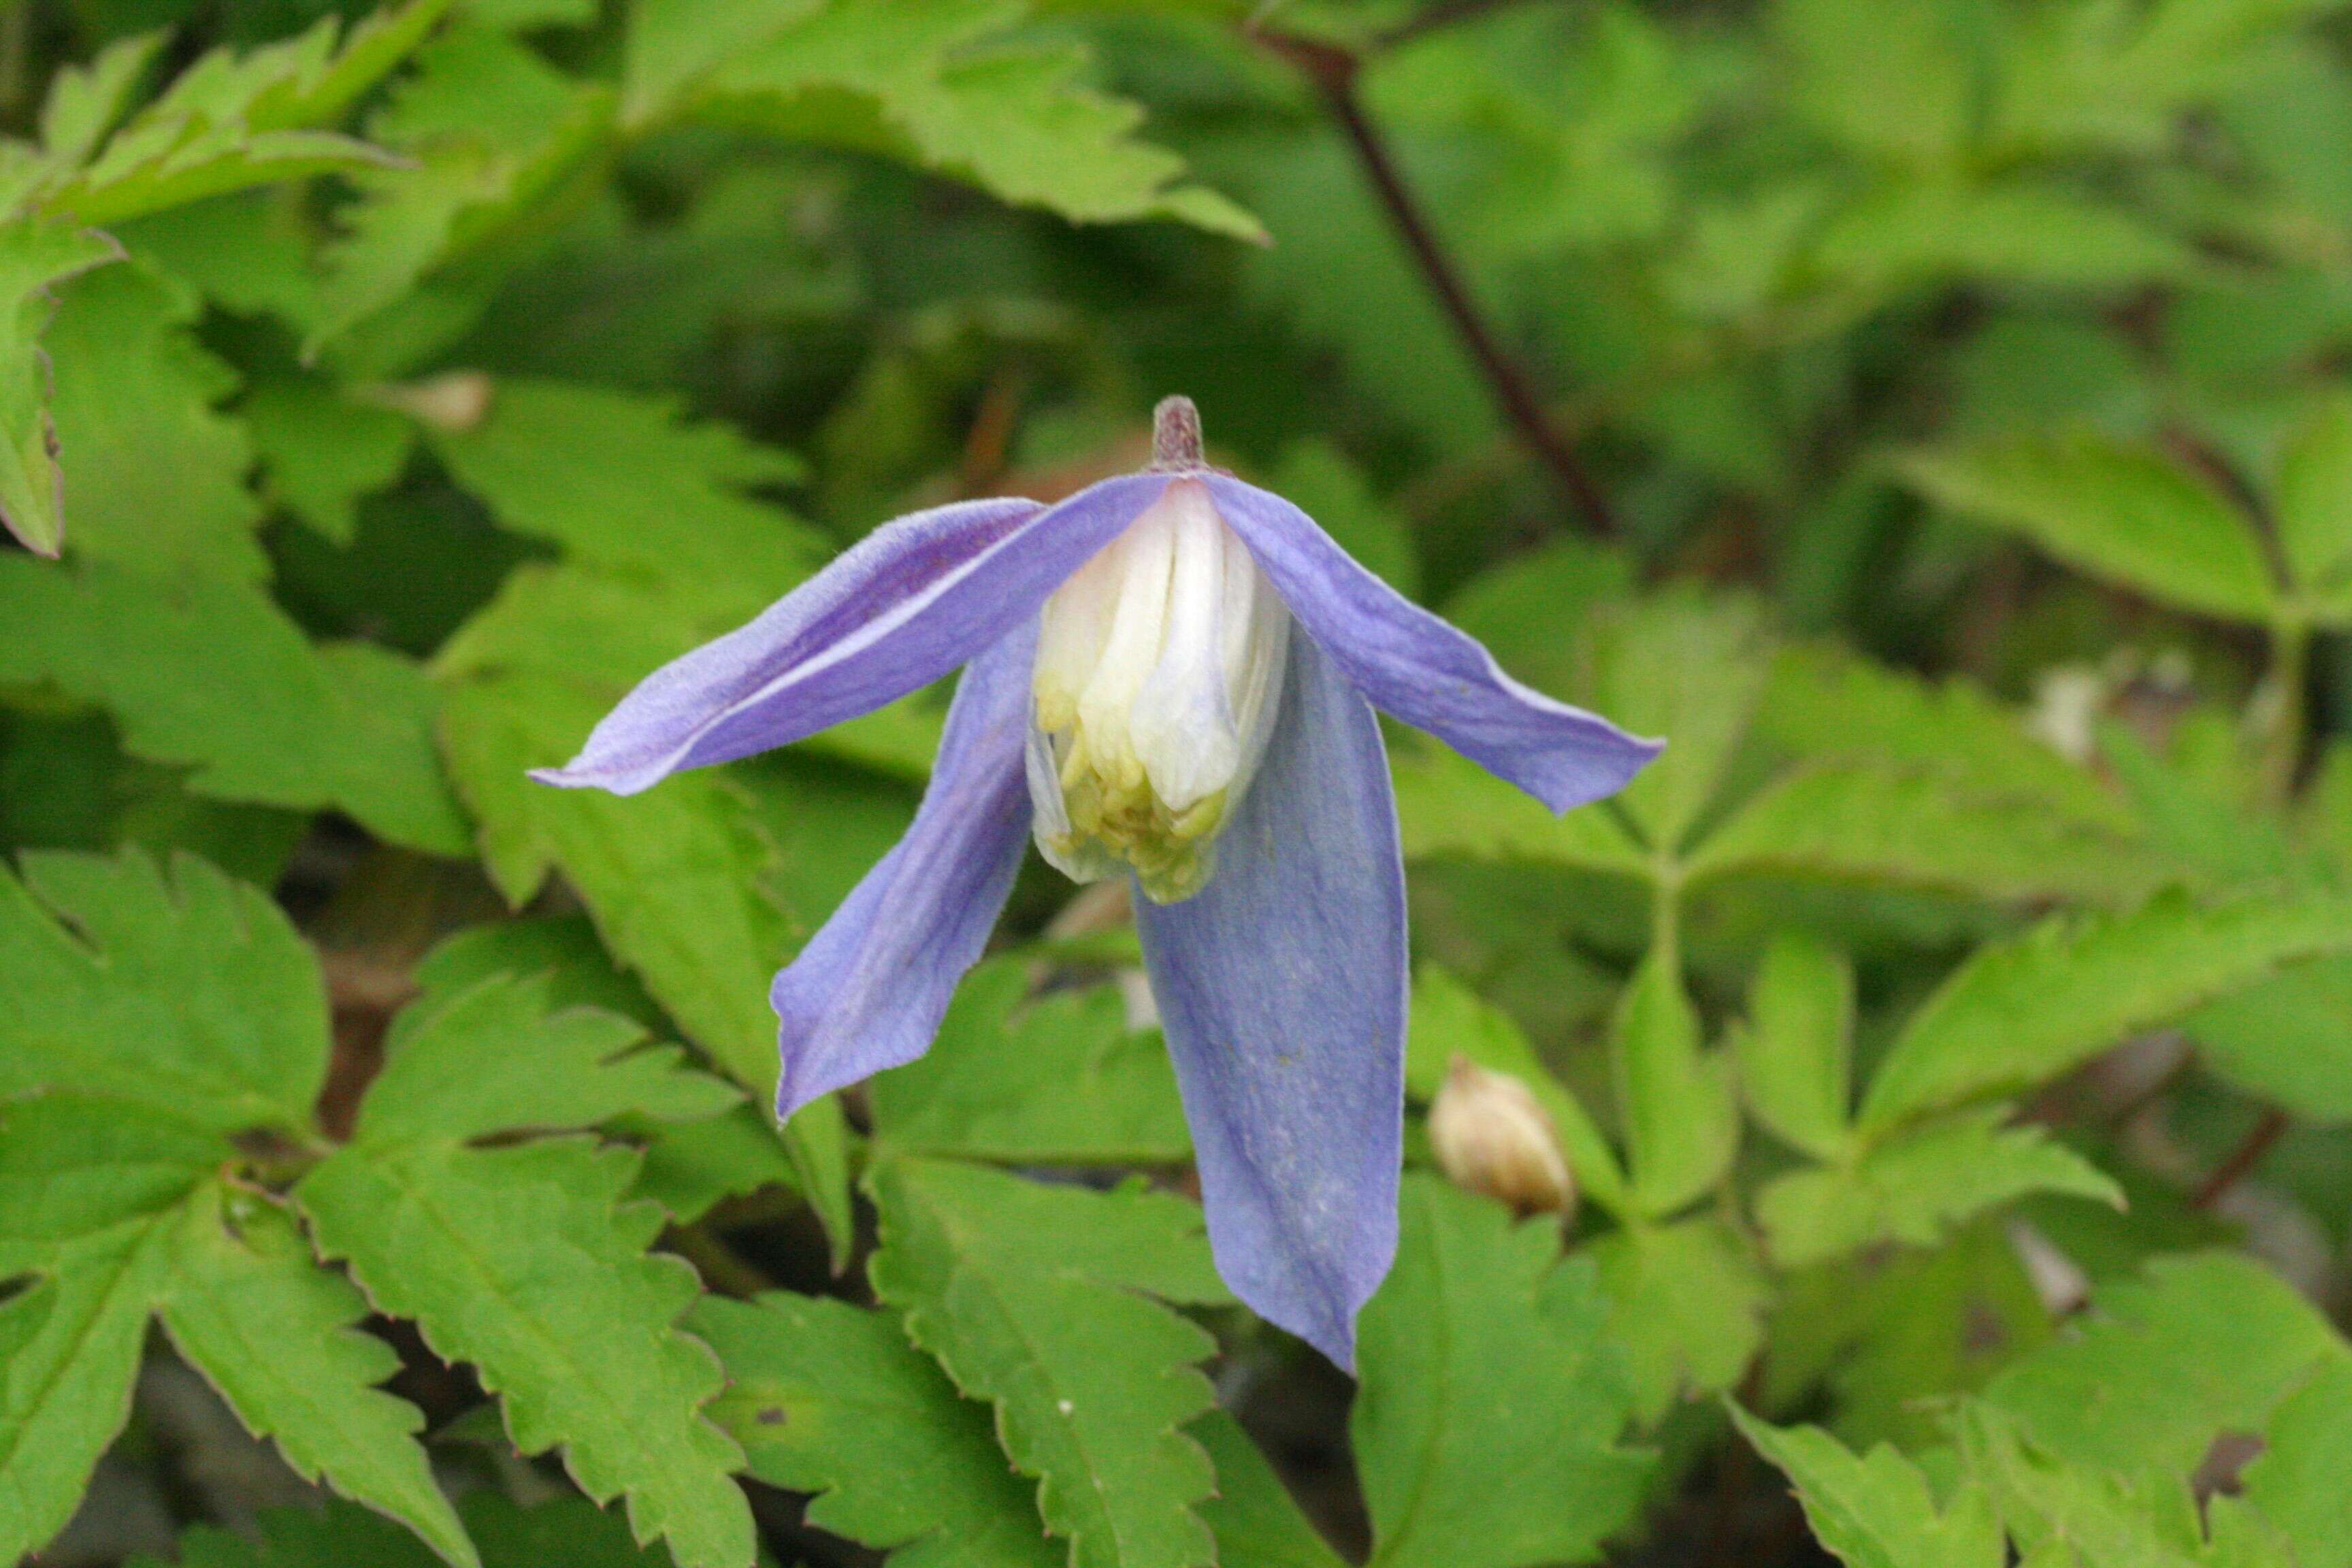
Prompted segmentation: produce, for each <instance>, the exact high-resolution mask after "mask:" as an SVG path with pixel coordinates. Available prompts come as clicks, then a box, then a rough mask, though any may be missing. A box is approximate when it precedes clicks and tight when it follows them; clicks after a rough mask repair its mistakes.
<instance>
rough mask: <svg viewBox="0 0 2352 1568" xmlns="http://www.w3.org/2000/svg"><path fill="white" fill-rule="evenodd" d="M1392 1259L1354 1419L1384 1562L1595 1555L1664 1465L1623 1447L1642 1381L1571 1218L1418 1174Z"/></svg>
mask: <svg viewBox="0 0 2352 1568" xmlns="http://www.w3.org/2000/svg"><path fill="white" fill-rule="evenodd" d="M1400 1210H1401V1219H1402V1239H1401V1241H1400V1243H1399V1246H1398V1249H1397V1261H1396V1267H1395V1268H1394V1269H1393V1271H1391V1274H1390V1275H1389V1278H1388V1279H1387V1280H1386V1281H1385V1282H1384V1283H1383V1284H1382V1285H1381V1289H1380V1290H1379V1292H1378V1293H1377V1294H1375V1295H1374V1296H1373V1297H1372V1299H1371V1300H1370V1302H1368V1303H1366V1305H1365V1307H1364V1310H1363V1315H1362V1317H1361V1319H1360V1322H1359V1325H1358V1332H1359V1335H1360V1340H1359V1360H1360V1366H1361V1373H1360V1378H1361V1382H1360V1387H1359V1389H1358V1392H1357V1394H1356V1403H1355V1407H1354V1409H1353V1411H1352V1412H1351V1413H1350V1415H1349V1434H1350V1436H1351V1437H1352V1439H1353V1441H1354V1446H1355V1450H1356V1467H1357V1471H1358V1474H1359V1475H1360V1477H1361V1479H1362V1482H1363V1488H1364V1500H1365V1502H1366V1504H1367V1505H1368V1506H1369V1508H1370V1511H1371V1517H1372V1536H1373V1542H1374V1545H1373V1550H1372V1557H1371V1561H1372V1562H1373V1563H1375V1564H1378V1565H1380V1568H1414V1565H1418V1564H1447V1565H1450V1568H1519V1565H1521V1564H1531V1563H1571V1562H1583V1561H1588V1560H1591V1558H1593V1557H1596V1556H1597V1555H1598V1554H1599V1551H1600V1547H1601V1542H1603V1541H1605V1540H1607V1539H1608V1538H1609V1537H1611V1536H1612V1535H1615V1534H1617V1533H1618V1532H1619V1531H1622V1530H1624V1529H1625V1528H1626V1527H1627V1526H1628V1525H1629V1524H1631V1523H1632V1522H1633V1518H1634V1516H1635V1513H1636V1511H1637V1510H1638V1508H1639V1505H1640V1502H1641V1498H1642V1491H1643V1483H1644V1481H1645V1480H1646V1479H1647V1478H1648V1473H1649V1469H1650V1464H1651V1459H1650V1456H1648V1455H1647V1454H1643V1453H1641V1452H1639V1451H1637V1450H1633V1449H1627V1448H1622V1447H1618V1446H1617V1437H1618V1435H1619V1434H1620V1433H1621V1432H1622V1430H1623V1427H1624V1425H1625V1420H1626V1415H1627V1407H1628V1405H1630V1403H1631V1398H1632V1394H1631V1390H1630V1388H1629V1387H1628V1385H1627V1382H1626V1378H1625V1375H1624V1373H1623V1371H1622V1369H1621V1368H1620V1366H1619V1365H1618V1364H1617V1363H1616V1362H1615V1361H1614V1360H1613V1359H1612V1352H1611V1347H1610V1345H1609V1341H1608V1337H1607V1336H1606V1335H1605V1334H1604V1332H1603V1331H1602V1320H1603V1318H1604V1317H1605V1316H1606V1314H1607V1306H1606V1304H1605V1302H1604V1301H1603V1300H1602V1298H1601V1292H1600V1290H1599V1289H1598V1288H1597V1286H1596V1283H1595V1278H1594V1272H1593V1269H1592V1267H1591V1264H1590V1263H1586V1262H1581V1261H1580V1262H1575V1263H1570V1264H1566V1265H1561V1264H1559V1261H1558V1259H1559V1232H1558V1228H1557V1227H1556V1226H1552V1225H1549V1224H1547V1223H1546V1222H1544V1221H1541V1220H1538V1221H1534V1222H1530V1223H1528V1224H1525V1225H1517V1226H1515V1225H1513V1224H1512V1222H1511V1217H1510V1215H1509V1213H1508V1212H1507V1210H1505V1209H1504V1208H1503V1207H1502V1206H1501V1205H1496V1204H1491V1203H1488V1202H1486V1201H1485V1200H1483V1199H1480V1198H1475V1197H1472V1196H1470V1195H1469V1194H1465V1193H1461V1192H1457V1191H1455V1190H1454V1188H1452V1187H1450V1186H1448V1185H1446V1184H1444V1183H1443V1182H1441V1181H1438V1180H1436V1179H1435V1178H1433V1177H1430V1176H1423V1175H1416V1176H1412V1177H1409V1178H1408V1179H1407V1180H1406V1182H1405V1184H1404V1189H1403V1194H1402V1201H1401V1204H1400Z"/></svg>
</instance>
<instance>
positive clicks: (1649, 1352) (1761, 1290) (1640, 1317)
mask: <svg viewBox="0 0 2352 1568" xmlns="http://www.w3.org/2000/svg"><path fill="white" fill-rule="evenodd" d="M1589 1250H1590V1254H1591V1258H1592V1261H1593V1263H1594V1265H1595V1266H1596V1267H1597V1268H1599V1269H1600V1278H1601V1294H1602V1295H1604V1296H1606V1297H1608V1298H1609V1302H1610V1313H1609V1336H1610V1338H1611V1339H1612V1341H1614V1342H1616V1344H1617V1346H1618V1348H1619V1349H1620V1351H1621V1352H1622V1353H1623V1355H1624V1357H1625V1364H1626V1369H1627V1371H1628V1372H1629V1373H1631V1375H1632V1377H1633V1415H1634V1418H1635V1419H1636V1420H1638V1421H1640V1422H1641V1423H1642V1424H1643V1425H1644V1426H1649V1425H1651V1424H1653V1423H1654V1422H1656V1421H1657V1419H1658V1418H1659V1417H1660V1416H1661V1415H1664V1414H1665V1413H1666V1409H1667V1407H1668V1406H1669V1405H1672V1404H1673V1403H1674V1401H1675V1397H1676V1395H1677V1394H1713V1393H1717V1392H1719V1391H1720V1390H1723V1389H1726V1388H1729V1387H1730V1386H1731V1385H1732V1384H1736V1383H1738V1381H1739V1378H1740V1375H1741V1374H1742V1373H1744V1372H1746V1371H1747V1368H1748V1361H1749V1359H1750V1358H1751V1357H1753V1356H1754V1355H1755V1353H1756V1351H1757V1348H1758V1347H1759V1345H1761V1344H1762V1343H1763V1342H1764V1328H1763V1321H1762V1320H1763V1315H1764V1305H1765V1301H1766V1300H1767V1298H1768V1295H1769V1288H1768V1287H1767V1285H1766V1283H1765V1281H1764V1278H1763V1276H1762V1274H1761V1273H1760V1272H1759V1269H1758V1268H1757V1267H1756V1262H1755V1259H1754V1258H1752V1257H1751V1256H1750V1253H1749V1249H1748V1246H1747V1244H1746V1243H1744V1242H1743V1241H1742V1240H1741V1239H1740V1238H1739V1237H1738V1235H1736V1234H1735V1233H1734V1232H1733V1231H1732V1230H1731V1229H1730V1228H1729V1227H1727V1226H1725V1225H1724V1224H1723V1223H1722V1222H1721V1221H1719V1220H1715V1219H1686V1220H1679V1221H1677V1222H1675V1224H1673V1225H1667V1226H1649V1225H1638V1226H1627V1227H1626V1228H1625V1229H1622V1230H1619V1231H1615V1232H1613V1233H1612V1234H1610V1235H1608V1236H1604V1237H1601V1239H1600V1240H1599V1241H1596V1242H1594V1243H1593V1244H1592V1246H1591V1248H1590V1249H1589Z"/></svg>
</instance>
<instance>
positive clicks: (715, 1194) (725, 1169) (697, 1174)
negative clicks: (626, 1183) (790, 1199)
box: [636, 1105, 801, 1225]
mask: <svg viewBox="0 0 2352 1568" xmlns="http://www.w3.org/2000/svg"><path fill="white" fill-rule="evenodd" d="M763 1187H782V1188H784V1189H786V1190H787V1191H791V1192H795V1193H796V1192H799V1191H800V1190H801V1189H800V1172H799V1171H798V1170H796V1169H795V1168H794V1167H793V1158H792V1154H791V1152H790V1151H789V1150H787V1149H786V1147H785V1145H784V1141H783V1139H782V1137H781V1136H779V1135H778V1133H777V1131H776V1125H775V1123H774V1122H772V1121H769V1120H768V1117H767V1114H766V1113H765V1112H764V1111H761V1110H758V1109H756V1108H755V1107H752V1106H749V1105H739V1106H737V1107H736V1108H735V1109H734V1110H730V1111H729V1112H728V1113H727V1114H726V1115H724V1116H713V1117H709V1118H707V1119H705V1120H703V1121H688V1122H681V1123H677V1124H673V1125H669V1126H664V1127H661V1128H658V1129H656V1131H655V1133H654V1135H653V1138H652V1139H651V1141H650V1142H647V1143H646V1160H645V1165H644V1167H643V1168H642V1169H640V1170H639V1171H638V1173H637V1185H636V1195H637V1196H639V1197H644V1198H651V1199H652V1200H653V1201H654V1202H656V1203H657V1204H659V1205H661V1206H662V1207H663V1208H665V1209H667V1210H668V1211H669V1215H670V1218H671V1219H673V1220H675V1221H676V1222H677V1223H678V1224H679V1225H692V1224H693V1223H694V1222H695V1221H697V1220H698V1219H700V1218H701V1217H702V1216H703V1215H706V1214H709V1212H710V1211H711V1210H712V1209H713V1208H716V1207H717V1206H718V1205H719V1204H720V1203H722V1202H724V1201H725V1200H726V1199H729V1198H733V1197H742V1196H746V1195H748V1194H752V1193H756V1192H758V1191H760V1190H761V1188H763Z"/></svg>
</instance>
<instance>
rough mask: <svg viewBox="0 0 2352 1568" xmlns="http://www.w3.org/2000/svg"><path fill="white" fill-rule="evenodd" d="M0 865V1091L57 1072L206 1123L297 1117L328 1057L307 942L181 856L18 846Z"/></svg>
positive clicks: (224, 1125) (255, 1123)
mask: <svg viewBox="0 0 2352 1568" xmlns="http://www.w3.org/2000/svg"><path fill="white" fill-rule="evenodd" d="M22 868H23V880H21V881H19V880H18V879H16V877H13V876H10V875H8V874H7V873H6V872H5V869H0V994H5V995H6V996H7V997H8V998H9V1005H8V1006H6V1007H5V1008H0V1098H5V1097H7V1096H12V1095H17V1094H23V1093H26V1092H27V1091H30V1090H36V1089H44V1088H50V1087H58V1088H68V1089H71V1090H72V1091H74V1092H75V1093H77V1094H84V1095H108V1096H114V1097H117V1098H119V1099H121V1100H127V1101H130V1102H131V1103H132V1104H134V1105H136V1106H140V1107H144V1108H147V1109H149V1110H153V1111H157V1112H161V1113H163V1115H165V1116H167V1117H170V1118H172V1119H174V1120H176V1121H184V1122H187V1123H189V1124H191V1125H194V1126H195V1127H199V1128H203V1129H205V1130H208V1131H216V1132H234V1131H240V1130H243V1129H246V1128H253V1127H276V1128H284V1129H300V1128H305V1127H307V1126H308V1125H309V1124H310V1111H311V1105H312V1102H313V1101H314V1100H316V1099H317V1098H318V1092H319V1086H320V1082H321V1081H322V1080H323V1079H324V1077H325V1073H326V1066H327V1003H326V994H325V990H324V988H323V987H322V986H321V984H320V979H319V971H318V966H317V964H316V963H314V962H313V961H312V959H311V956H310V948H309V947H308V945H307V944H305V943H304V942H303V941H302V939H301V938H300V937H299V936H298V935H296V934H295V931H294V929H293V927H292V926H291V925H290V924H289V923H288V921H287V920H286V917H285V916H284V915H283V914H281V913H279V912H278V907H277V906H276V905H275V904H273V903H271V902H270V901H269V900H268V897H266V896H265V895H264V894H262V893H261V892H259V891H258V890H257V889H252V888H248V887H246V886H244V885H242V884H240V883H236V882H233V881H231V880H230V879H228V878H226V877H225V876H223V875H222V874H221V873H220V872H218V871H215V870H214V869H213V868H211V867H209V866H207V865H205V863H204V862H203V861H201V860H197V859H195V858H193V857H187V856H183V857H181V858H178V859H177V860H175V861H174V862H173V866H172V869H171V874H170V876H169V877H168V878H167V877H166V876H165V875H164V874H163V871H162V870H161V869H159V868H157V867H156V865H155V864H154V862H153V861H152V860H150V859H149V858H147V857H146V856H145V855H144V854H143V853H141V852H139V851H136V850H132V851H129V852H126V853H125V854H124V855H122V856H121V858H101V857H99V856H91V855H65V854H38V855H35V854H28V855H26V856H25V857H24V858H23V860H22Z"/></svg>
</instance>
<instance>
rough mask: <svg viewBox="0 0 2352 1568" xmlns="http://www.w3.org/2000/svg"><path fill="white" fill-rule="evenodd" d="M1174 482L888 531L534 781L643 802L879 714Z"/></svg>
mask: <svg viewBox="0 0 2352 1568" xmlns="http://www.w3.org/2000/svg"><path fill="white" fill-rule="evenodd" d="M1167 482H1168V481H1167V479H1166V477H1165V476H1164V475H1156V474H1137V475H1132V476H1129V477H1128V478H1125V479H1110V480H1106V481H1105V482H1104V483H1102V484H1098V485H1094V486H1091V487H1089V488H1088V489H1086V490H1083V491H1081V492H1080V493H1079V494H1077V495H1076V496H1074V497H1072V498H1071V499H1070V500H1066V501H1064V502H1062V503H1061V504H1060V505H1059V506H1055V507H1051V508H1043V509H1041V508H1040V507H1039V506H1038V505H1037V503H1036V502H1035V501H1030V500H983V501H964V502H960V503H958V504H956V505H954V506H943V507H938V508H935V509H933V510H929V511H919V512H915V513H913V514H912V515H910V516H907V517H902V518H899V519H898V520H897V521H893V522H888V523H885V524H884V525H883V526H882V527H880V528H877V529H876V530H875V531H873V532H872V533H871V534H869V535H867V536H866V539H865V540H863V541H862V542H859V543H858V544H857V545H856V546H855V547H854V548H852V549H850V550H848V551H846V552H844V553H843V554H842V556H841V557H840V558H839V559H838V560H836V561H835V562H834V563H832V564H831V565H829V566H827V567H826V568H825V569H824V571H822V572H820V573H818V574H816V575H815V576H814V577H812V578H810V579H809V580H808V581H807V582H806V583H803V584H801V585H800V586H799V587H798V588H795V589H793V591H792V592H791V593H789V594H787V595H784V596H783V597H782V599H779V600H778V601H777V602H776V603H775V604H773V605H770V606H769V607H768V609H767V610H766V611H764V612H762V613H761V616H759V617H758V618H757V619H755V620H753V621H752V622H751V624H749V625H748V626H742V627H740V628H739V629H737V630H735V631H732V632H730V633H729V634H728V635H727V636H725V637H720V638H719V639H718V640H717V641H715V642H710V643H706V644H705V645H704V646H702V647H698V648H697V649H695V650H694V651H693V652H692V653H689V654H687V655H685V656H684V657H683V658H677V659H675V660H673V661H672V662H670V663H669V664H667V665H664V666H663V667H662V668H659V669H657V670H656V671H654V673H653V674H651V675H649V676H647V677H646V679H645V680H644V681H642V682H641V683H639V685H638V686H637V688H636V689H635V690H634V691H632V692H630V693H629V694H628V696H626V697H625V698H623V699H622V700H621V702H620V705H619V706H618V707H616V708H614V710H613V711H612V712H610V713H608V714H606V715H605V716H604V721H603V722H602V723H600V724H598V725H597V726H596V728H595V730H594V731H593V732H592V733H591V734H590V735H589V737H588V742H587V744H586V745H584V746H583V747H582V748H581V751H580V754H579V755H578V756H577V757H574V758H573V759H572V762H571V763H569V764H567V765H566V766H564V767H562V768H559V769H549V770H541V771H540V772H537V773H533V774H532V775H531V776H532V777H533V778H535V779H538V780H539V781H540V782H541V783H542V784H562V785H565V786H569V787H575V788H576V787H581V786H589V785H593V786H594V787H596V788H599V789H607V790H610V791H612V792H613V793H614V794H615V795H635V794H636V793H637V792H638V791H640V790H643V789H646V788H649V787H651V786H652V785H654V784H657V783H659V782H660V781H661V780H663V779H665V778H667V777H668V776H669V775H670V774H671V773H676V772H677V771H678V770H679V769H681V768H695V767H703V766H706V765H708V764H709V763H724V762H730V761H732V760H733V759H735V758H737V757H747V756H750V755H751V754H752V753H753V752H765V751H772V750H773V749H774V748H776V747H778V746H783V745H789V744H790V743H791V742H794V741H798V740H803V739H805V738H806V737H808V736H810V735H814V734H815V733H816V732H817V731H820V730H824V729H829V728H831V727H832V726H833V725H835V724H838V723H840V722H842V721H844V720H846V719H855V718H856V717H857V716H858V715H860V714H863V713H870V712H872V711H873V710H875V709H877V708H880V707H882V706H884V705H885V704H886V703H889V702H893V701H896V700H898V698H901V697H903V696H905V695H906V694H907V693H908V692H909V691H913V690H916V689H919V688H921V687H925V686H928V685H929V684H930V683H931V682H932V681H935V680H938V679H941V678H942V677H944V676H946V675H948V674H949V673H950V672H951V671H952V670H954V668H956V667H957V666H958V665H960V664H962V663H964V662H965V661H967V660H969V659H971V658H975V657H976V656H978V655H979V654H980V652H981V651H982V649H983V648H987V647H992V646H994V645H995V644H997V643H1000V642H1002V641H1003V640H1004V638H1005V637H1006V636H1007V635H1009V634H1010V633H1011V632H1012V631H1013V628H1014V627H1016V626H1022V625H1024V623H1026V622H1028V621H1030V620H1032V619H1034V618H1035V616H1036V614H1037V610H1038V608H1039V606H1040V605H1044V604H1045V597H1046V595H1049V594H1051V593H1052V592H1053V591H1054V590H1055V588H1056V587H1058V586H1060V585H1061V583H1062V580H1063V579H1064V578H1065V577H1067V576H1068V575H1069V574H1071V573H1072V572H1074V571H1076V570H1077V568H1078V567H1079V566H1080V565H1082V564H1083V563H1085V562H1086V560H1087V557H1089V556H1091V555H1093V554H1094V553H1095V552H1096V551H1097V550H1100V549H1101V548H1102V547H1103V546H1104V545H1106V544H1108V543H1109V542H1111V540H1112V539H1114V538H1116V537H1117V536H1118V532H1119V531H1120V530H1121V529H1123V528H1125V527H1126V526H1127V525H1128V524H1129V522H1131V521H1134V519H1135V516H1136V514H1137V513H1138V512H1139V511H1141V510H1143V509H1144V508H1145V507H1147V506H1149V505H1150V504H1151V502H1152V501H1153V500H1156V499H1157V498H1158V497H1159V494H1160V490H1161V489H1163V488H1164V487H1165V486H1166V484H1167Z"/></svg>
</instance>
